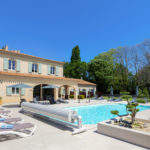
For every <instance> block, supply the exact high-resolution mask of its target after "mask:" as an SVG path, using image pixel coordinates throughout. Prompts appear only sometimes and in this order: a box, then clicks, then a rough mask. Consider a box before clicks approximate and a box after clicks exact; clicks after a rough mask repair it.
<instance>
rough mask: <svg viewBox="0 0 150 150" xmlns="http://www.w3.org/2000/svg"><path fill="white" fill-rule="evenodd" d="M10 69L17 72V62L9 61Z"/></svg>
mask: <svg viewBox="0 0 150 150" xmlns="http://www.w3.org/2000/svg"><path fill="white" fill-rule="evenodd" d="M8 69H9V70H16V61H15V60H11V59H10V60H9V61H8Z"/></svg>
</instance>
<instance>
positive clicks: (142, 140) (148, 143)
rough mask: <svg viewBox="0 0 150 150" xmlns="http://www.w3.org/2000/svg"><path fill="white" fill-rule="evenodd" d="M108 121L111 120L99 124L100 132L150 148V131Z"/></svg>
mask: <svg viewBox="0 0 150 150" xmlns="http://www.w3.org/2000/svg"><path fill="white" fill-rule="evenodd" d="M107 122H109V121H105V122H100V123H98V124H97V130H98V133H101V134H104V135H108V136H110V137H114V138H117V139H120V140H123V141H126V142H129V143H132V144H136V145H139V146H142V147H145V148H148V149H150V133H147V132H142V131H137V130H134V129H130V128H125V127H120V126H117V125H112V124H109V123H107ZM147 122H148V121H147ZM149 122H150V121H149Z"/></svg>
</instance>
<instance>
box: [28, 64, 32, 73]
mask: <svg viewBox="0 0 150 150" xmlns="http://www.w3.org/2000/svg"><path fill="white" fill-rule="evenodd" d="M28 71H29V73H31V72H32V62H29V64H28Z"/></svg>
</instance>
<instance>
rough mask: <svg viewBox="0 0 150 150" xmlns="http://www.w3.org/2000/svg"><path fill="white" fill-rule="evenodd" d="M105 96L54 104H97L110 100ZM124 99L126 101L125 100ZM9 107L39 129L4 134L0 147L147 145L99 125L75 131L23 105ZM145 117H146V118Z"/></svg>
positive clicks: (67, 149) (71, 149) (108, 149)
mask: <svg viewBox="0 0 150 150" xmlns="http://www.w3.org/2000/svg"><path fill="white" fill-rule="evenodd" d="M106 103H108V102H107V101H105V100H102V101H100V100H91V102H90V103H86V101H85V100H81V103H78V102H77V101H75V100H70V101H69V104H57V105H55V106H54V107H71V106H82V105H96V104H106ZM121 103H122V102H121ZM149 106H150V104H149ZM5 108H6V109H8V110H12V111H13V114H12V116H17V117H21V118H23V119H24V122H32V123H34V124H36V126H37V129H36V131H35V134H34V135H33V136H30V137H27V138H18V139H13V140H12V139H10V140H6V141H5V140H2V138H1V137H0V148H1V149H2V150H20V149H21V150H27V149H29V150H50V149H52V150H62V149H63V150H92V149H93V150H99V149H102V150H120V149H121V150H144V149H145V148H142V147H139V146H136V145H133V144H130V143H127V142H124V141H120V140H117V139H114V138H111V137H108V136H104V135H101V134H98V133H97V131H96V130H97V128H96V126H91V128H90V129H89V130H88V131H87V132H84V133H81V134H77V135H72V134H71V129H69V128H67V127H64V126H61V125H58V124H55V123H53V122H50V121H44V120H43V119H39V118H32V117H30V116H27V115H24V114H21V113H19V112H18V111H19V110H20V108H19V107H17V106H16V105H13V104H11V105H7V106H5ZM137 116H138V117H143V116H144V117H145V118H146V119H150V110H146V111H143V112H139V113H138V115H137ZM145 118H144V119H145Z"/></svg>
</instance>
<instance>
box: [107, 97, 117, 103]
mask: <svg viewBox="0 0 150 150" xmlns="http://www.w3.org/2000/svg"><path fill="white" fill-rule="evenodd" d="M115 100H116V99H115V98H114V97H112V98H110V99H109V100H108V101H109V102H114V101H115Z"/></svg>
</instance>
